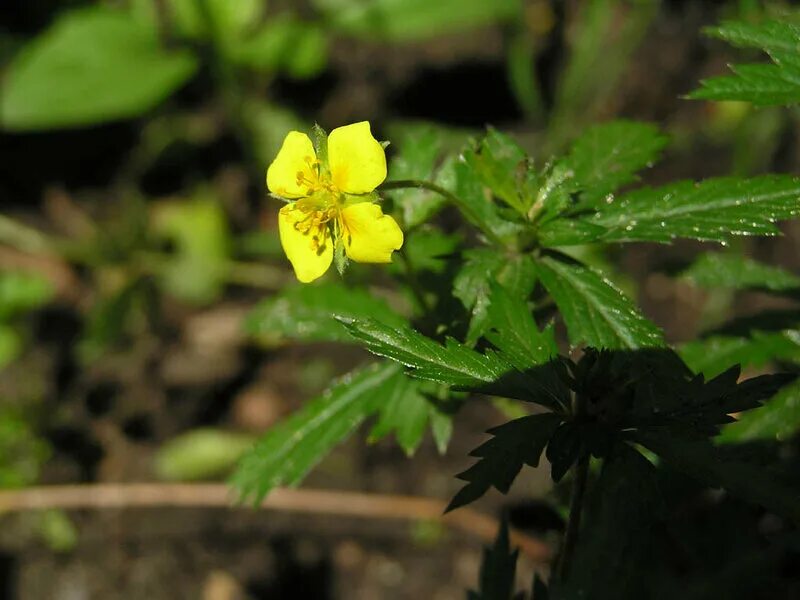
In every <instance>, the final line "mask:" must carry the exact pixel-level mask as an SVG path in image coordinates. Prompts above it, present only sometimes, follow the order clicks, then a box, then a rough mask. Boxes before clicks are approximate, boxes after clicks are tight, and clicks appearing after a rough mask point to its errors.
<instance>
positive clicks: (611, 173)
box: [560, 121, 667, 209]
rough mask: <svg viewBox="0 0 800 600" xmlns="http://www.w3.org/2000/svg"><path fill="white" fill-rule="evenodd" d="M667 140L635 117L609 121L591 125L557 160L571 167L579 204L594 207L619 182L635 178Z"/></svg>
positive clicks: (653, 158)
mask: <svg viewBox="0 0 800 600" xmlns="http://www.w3.org/2000/svg"><path fill="white" fill-rule="evenodd" d="M666 143H667V138H666V136H663V135H661V134H660V133H659V131H658V128H657V127H655V126H653V125H649V124H647V123H637V122H634V121H611V122H610V123H604V124H601V125H595V126H593V127H590V128H589V129H588V130H587V131H586V132H585V133H583V134H582V135H581V137H579V138H578V139H577V140H576V141H575V143H574V144H573V146H572V148H571V149H570V152H569V154H567V156H566V157H565V158H564V159H562V161H560V164H562V165H563V166H565V167H567V168H569V169H570V170H571V171H572V176H573V179H574V181H572V182H571V184H572V185H574V186H575V187H576V188H577V189H579V190H580V203H579V207H580V208H581V209H584V208H589V207H591V208H596V207H598V206H601V205H602V203H604V202H607V201H608V198H609V195H610V194H612V192H615V191H616V190H618V189H619V188H621V187H622V186H625V185H628V184H631V183H635V182H636V181H638V179H639V178H638V177H637V176H636V173H637V172H638V171H640V170H642V169H644V168H646V167H650V166H651V165H652V163H653V162H654V161H655V160H656V159H658V157H659V156H660V154H661V150H662V149H663V148H664V146H665V145H666Z"/></svg>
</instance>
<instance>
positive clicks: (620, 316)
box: [537, 256, 664, 349]
mask: <svg viewBox="0 0 800 600" xmlns="http://www.w3.org/2000/svg"><path fill="white" fill-rule="evenodd" d="M537 272H538V275H539V278H540V279H541V281H542V284H543V285H544V286H545V288H547V291H548V292H549V293H550V295H551V296H552V297H553V300H555V302H556V304H557V305H558V308H559V309H560V310H561V313H562V315H563V317H564V322H565V323H566V325H567V333H568V334H569V339H570V342H571V343H572V344H573V345H578V344H580V343H585V344H587V345H589V346H594V347H596V348H610V349H623V348H646V347H657V346H663V345H664V340H663V336H662V333H661V330H660V329H659V328H658V327H656V326H655V325H654V324H653V323H651V322H650V321H648V320H647V319H646V318H644V317H643V316H642V315H641V313H639V311H638V309H637V308H636V307H635V306H634V304H633V303H632V302H631V301H630V300H629V299H628V298H627V297H625V295H624V294H623V293H622V292H621V291H619V290H618V289H617V288H616V287H614V285H613V284H612V283H611V282H610V281H608V280H607V279H605V278H603V277H602V276H601V275H600V274H598V273H597V272H595V271H594V270H592V269H590V268H589V267H587V266H585V265H582V264H580V263H573V262H565V261H564V260H561V259H556V258H552V257H548V256H545V257H543V258H541V259H540V260H539V262H538V263H537Z"/></svg>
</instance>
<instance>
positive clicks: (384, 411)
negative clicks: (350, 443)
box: [368, 376, 432, 456]
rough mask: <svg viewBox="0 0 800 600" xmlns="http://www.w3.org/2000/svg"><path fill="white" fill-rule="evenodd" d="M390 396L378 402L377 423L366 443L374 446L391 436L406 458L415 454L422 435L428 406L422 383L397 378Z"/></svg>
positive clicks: (426, 419)
mask: <svg viewBox="0 0 800 600" xmlns="http://www.w3.org/2000/svg"><path fill="white" fill-rule="evenodd" d="M395 381H396V383H395V385H394V387H393V388H392V389H391V391H390V392H389V395H388V396H387V397H386V398H384V399H381V400H380V403H379V409H378V410H379V414H380V416H379V417H378V422H377V423H375V425H374V426H373V428H372V431H370V434H369V438H368V440H369V441H370V442H374V441H376V440H379V439H381V438H383V437H386V436H387V435H389V434H390V433H392V432H394V433H395V435H396V437H397V443H398V444H399V445H400V447H401V448H402V449H403V450H404V451H405V453H406V454H407V455H408V456H411V455H413V454H414V452H415V451H416V450H417V447H418V446H419V444H420V442H421V441H422V437H423V435H425V428H426V426H427V424H428V419H429V417H430V413H431V409H432V406H431V403H430V402H429V401H428V399H427V398H426V397H425V396H424V395H423V394H422V391H421V389H420V387H421V384H422V382H420V381H415V380H413V379H411V378H409V377H405V376H403V377H398V378H396V380H395Z"/></svg>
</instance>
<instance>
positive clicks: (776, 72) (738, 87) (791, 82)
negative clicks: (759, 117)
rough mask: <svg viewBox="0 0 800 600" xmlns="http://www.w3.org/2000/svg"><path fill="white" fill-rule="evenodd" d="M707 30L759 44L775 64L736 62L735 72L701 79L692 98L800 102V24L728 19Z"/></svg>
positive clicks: (739, 41) (744, 43) (737, 41)
mask: <svg viewBox="0 0 800 600" xmlns="http://www.w3.org/2000/svg"><path fill="white" fill-rule="evenodd" d="M707 32H708V33H709V35H711V36H713V37H717V38H720V39H723V40H726V41H728V42H730V43H731V44H733V45H735V46H739V47H743V48H750V47H754V48H760V49H761V50H763V51H764V52H766V53H767V54H769V56H770V58H771V59H772V61H773V64H753V65H733V66H731V70H732V71H733V73H734V74H733V75H732V76H728V77H715V78H712V79H706V80H704V81H702V82H701V85H702V87H701V88H700V89H698V90H695V91H694V92H692V93H691V94H690V95H689V97H690V98H695V99H706V100H742V101H746V102H752V103H753V104H755V105H757V106H771V105H780V104H785V105H788V104H797V103H798V102H800V59H798V54H797V48H798V46H800V26H798V25H797V24H795V23H790V22H788V21H767V22H764V23H757V24H754V23H740V22H729V23H725V24H723V25H721V26H720V27H716V28H710V29H708V30H707Z"/></svg>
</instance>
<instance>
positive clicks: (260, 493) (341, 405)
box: [232, 363, 404, 503]
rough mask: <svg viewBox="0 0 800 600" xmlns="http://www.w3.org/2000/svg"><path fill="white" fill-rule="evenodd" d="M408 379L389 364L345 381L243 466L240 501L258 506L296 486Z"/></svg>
mask: <svg viewBox="0 0 800 600" xmlns="http://www.w3.org/2000/svg"><path fill="white" fill-rule="evenodd" d="M402 377H404V376H403V374H402V372H401V370H400V368H399V367H398V366H397V365H393V364H391V363H383V364H378V365H372V366H370V367H367V368H365V369H362V370H360V371H357V372H355V373H351V374H349V375H347V376H345V377H343V378H342V379H341V380H339V382H337V383H335V384H334V385H333V386H332V387H331V389H330V390H329V391H328V392H326V393H325V394H324V395H322V396H321V397H319V398H317V399H316V400H313V401H311V402H309V403H308V404H306V405H305V406H304V407H303V408H302V409H301V410H299V411H298V412H296V413H294V414H293V415H292V416H290V417H289V418H288V419H286V420H284V421H282V422H281V423H279V424H278V425H276V426H275V427H273V428H272V429H270V430H269V431H268V432H267V434H266V435H265V436H264V437H263V438H261V440H260V441H259V442H258V443H257V444H256V445H255V447H254V448H253V449H252V450H250V451H249V452H248V453H247V454H246V455H245V456H244V457H243V458H242V460H241V462H240V463H239V467H238V469H237V470H236V473H235V474H234V476H233V480H232V483H233V486H234V488H236V490H237V492H238V493H239V495H240V497H241V498H242V499H247V500H251V501H253V502H255V503H258V502H260V501H261V500H262V499H263V498H264V496H266V495H267V494H268V493H269V492H270V490H272V489H273V488H275V487H277V486H280V485H297V484H298V483H300V481H301V480H302V479H303V477H305V475H306V474H307V473H308V472H309V471H310V470H311V469H312V468H313V467H314V465H316V464H317V463H318V462H319V461H320V460H322V458H323V457H324V456H325V455H326V454H327V453H328V452H329V451H330V450H331V449H332V448H333V447H334V446H335V445H337V444H338V443H340V442H341V441H342V440H344V439H345V438H346V437H347V436H348V435H350V434H351V433H352V432H353V431H354V430H355V428H356V427H358V426H359V425H360V424H361V423H362V422H363V421H364V419H366V418H367V417H368V416H369V415H371V414H372V413H374V412H375V410H376V407H377V406H378V402H380V400H381V399H383V398H386V397H387V396H388V395H389V394H390V393H391V392H392V390H393V389H394V387H395V385H396V384H397V383H398V381H400V378H402Z"/></svg>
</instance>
